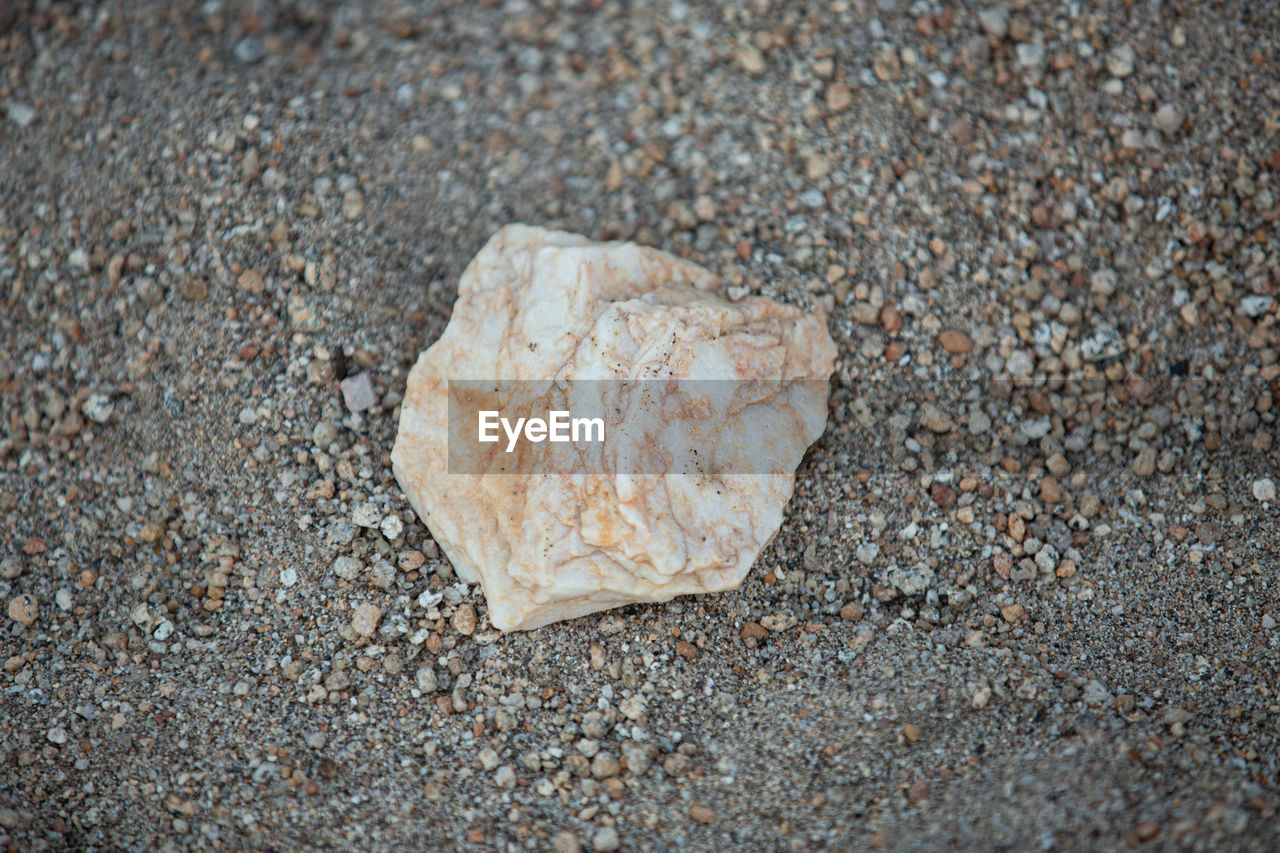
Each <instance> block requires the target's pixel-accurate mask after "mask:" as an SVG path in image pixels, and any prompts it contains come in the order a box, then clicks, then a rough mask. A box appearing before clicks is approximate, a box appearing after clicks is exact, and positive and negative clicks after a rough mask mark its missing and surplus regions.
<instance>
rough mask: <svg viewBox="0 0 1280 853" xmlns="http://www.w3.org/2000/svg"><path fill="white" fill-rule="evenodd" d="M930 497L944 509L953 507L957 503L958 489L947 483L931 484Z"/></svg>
mask: <svg viewBox="0 0 1280 853" xmlns="http://www.w3.org/2000/svg"><path fill="white" fill-rule="evenodd" d="M929 497H931V498H933V502H934V503H936V504H937V505H938V506H940V507H942V508H943V509H951V508H952V507H953V506H955V505H956V490H955V489H953V488H951V487H950V486H948V485H947V484H946V483H934V484H933V485H932V486H930V487H929Z"/></svg>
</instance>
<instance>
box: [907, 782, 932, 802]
mask: <svg viewBox="0 0 1280 853" xmlns="http://www.w3.org/2000/svg"><path fill="white" fill-rule="evenodd" d="M928 799H929V783H928V782H926V781H924V780H923V779H921V780H920V781H919V782H913V783H912V785H911V787H910V788H908V789H907V802H908V803H911V805H913V806H915V805H919V804H920V803H923V802H925V801H927V800H928Z"/></svg>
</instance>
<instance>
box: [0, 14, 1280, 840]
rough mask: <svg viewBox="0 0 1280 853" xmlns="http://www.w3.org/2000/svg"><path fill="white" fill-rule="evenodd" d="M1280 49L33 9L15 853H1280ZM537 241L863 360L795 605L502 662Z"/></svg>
mask: <svg viewBox="0 0 1280 853" xmlns="http://www.w3.org/2000/svg"><path fill="white" fill-rule="evenodd" d="M1277 31H1280V8H1278V7H1276V6H1275V4H1266V3H1261V4H1257V3H1244V2H1235V1H1234V0H1233V2H1228V3H1225V4H1217V5H1210V4H1190V3H1179V2H1167V3H1163V4H1151V3H1138V4H1128V3H1122V2H1119V0H1114V2H1112V0H1106V2H1103V3H1095V4H1055V3H1042V2H1029V3H1010V4H995V3H992V4H983V5H982V6H981V7H975V6H967V5H965V4H958V5H953V6H940V5H936V4H934V5H931V4H928V3H905V2H901V0H897V2H851V0H834V2H831V3H826V4H822V5H820V6H807V5H804V4H791V3H773V4H755V3H747V4H743V3H713V4H701V3H698V4H695V3H687V2H662V3H659V4H657V5H654V6H652V7H650V6H649V5H646V4H631V5H627V4H621V3H617V2H614V0H604V2H600V3H591V4H577V5H574V4H568V5H566V4H539V3H531V2H512V3H504V4H497V5H494V4H475V3H454V4H444V3H441V4H430V6H429V7H428V6H416V5H412V4H404V3H392V2H382V0H378V2H373V3H367V4H366V3H350V2H325V3H320V2H311V1H310V0H305V2H293V3H288V4H263V3H248V2H240V0H226V1H225V2H194V1H193V0H190V1H189V0H183V2H179V3H176V4H173V3H159V2H154V0H143V2H136V3H127V4H108V3H96V2H88V3H80V4H65V3H44V2H38V3H37V2H31V0H18V2H15V3H7V4H5V3H0V67H3V68H4V69H5V72H6V73H5V74H4V76H3V79H0V111H2V114H3V117H2V120H0V174H3V175H4V176H5V178H4V180H0V601H3V602H5V603H6V611H5V616H6V617H7V618H5V619H4V621H3V628H4V633H3V637H4V643H3V653H2V654H0V658H3V660H4V668H3V671H0V696H2V697H3V699H2V700H0V701H2V702H3V711H2V713H3V719H4V720H5V723H6V725H4V726H3V727H0V768H3V769H0V846H6V847H8V846H12V847H14V848H16V849H22V850H40V849H60V848H66V847H75V848H90V847H92V848H99V849H151V848H166V849H185V848H207V847H218V848H255V849H257V848H266V847H275V846H290V847H298V848H307V849H310V848H326V849H329V848H335V847H341V848H358V849H370V850H398V849H405V848H439V847H442V846H445V845H448V846H451V847H452V846H462V847H465V848H467V849H476V850H480V849H503V850H516V849H539V850H541V849H556V850H585V849H597V850H614V849H617V850H648V849H657V848H658V847H659V846H660V845H661V846H663V847H665V848H666V849H679V850H685V849H689V850H713V849H759V848H764V849H789V850H804V849H827V848H835V849H851V848H859V849H860V848H863V847H867V846H879V847H887V848H893V849H944V848H950V849H973V848H981V849H985V848H991V847H996V846H1000V847H1009V848H1014V849H1030V848H1039V849H1043V848H1063V849H1075V848H1079V847H1082V846H1087V847H1089V848H1091V849H1092V848H1099V849H1131V848H1134V847H1140V846H1142V845H1148V846H1151V847H1153V848H1154V847H1156V846H1160V847H1176V848H1191V849H1203V850H1216V849H1245V850H1248V849H1258V850H1262V849H1267V848H1268V847H1270V846H1271V845H1272V839H1274V838H1275V837H1276V836H1277V834H1280V817H1278V814H1280V812H1278V809H1280V790H1277V788H1278V786H1277V781H1276V780H1277V779H1280V759H1278V758H1277V756H1280V732H1278V730H1277V728H1276V726H1275V724H1274V721H1275V720H1276V718H1277V716H1278V715H1280V704H1278V703H1277V700H1276V696H1275V689H1274V685H1275V684H1276V683H1277V682H1278V681H1280V667H1278V666H1277V660H1280V658H1278V656H1277V653H1276V652H1277V646H1278V645H1280V634H1278V633H1277V631H1276V619H1277V614H1280V600H1278V599H1280V593H1278V592H1277V589H1280V586H1278V585H1277V584H1276V582H1275V576H1276V572H1277V568H1280V563H1278V558H1277V554H1276V551H1277V549H1276V548H1275V543H1276V542H1277V541H1280V520H1278V517H1277V513H1276V506H1277V504H1276V491H1275V483H1276V482H1277V480H1280V458H1278V457H1280V445H1278V444H1277V441H1276V436H1277V432H1278V430H1277V424H1276V418H1277V412H1278V411H1280V408H1278V407H1277V395H1278V394H1280V386H1278V385H1277V383H1278V382H1280V317H1278V314H1277V310H1278V307H1277V306H1278V300H1277V299H1276V296H1277V292H1278V290H1280V242H1278V240H1277V235H1278V234H1280V229H1277V228H1276V222H1277V220H1278V219H1280V207H1278V206H1277V205H1278V197H1277V194H1278V192H1280V190H1278V188H1277V181H1278V180H1280V178H1278V177H1277V176H1278V175H1280V148H1277V146H1276V134H1275V113H1276V104H1277V102H1280V78H1278V76H1277V72H1276V68H1277V66H1276V63H1275V61H1274V55H1273V54H1274V50H1273V44H1272V42H1269V41H1267V39H1266V37H1265V34H1267V33H1274V32H1277ZM512 221H526V222H530V223H534V224H539V225H547V226H551V227H561V228H565V229H567V230H570V231H574V232H578V233H583V234H586V235H589V236H591V237H593V238H600V239H615V238H616V239H632V240H637V241H639V242H642V243H646V244H650V245H654V246H657V247H659V248H662V249H665V250H667V251H672V252H675V253H677V254H680V255H683V256H687V257H689V258H691V259H692V260H695V261H697V262H698V263H700V264H703V265H705V266H707V267H709V268H711V269H713V270H715V271H716V272H717V273H718V274H719V275H720V276H721V278H722V282H723V287H724V292H725V293H726V294H727V295H730V296H731V298H735V299H741V298H742V297H744V296H745V295H747V294H751V293H764V294H768V295H770V296H773V297H775V298H778V299H782V300H784V301H788V302H791V303H794V304H797V305H804V306H815V307H822V308H824V309H825V310H827V311H828V313H829V317H830V325H831V329H832V334H833V336H834V337H835V338H836V340H837V342H838V344H839V347H840V364H839V367H838V369H837V372H836V375H835V377H834V378H833V382H832V408H831V417H830V424H829V428H828V431H827V434H826V435H825V436H824V438H823V439H822V440H820V441H819V442H818V444H817V445H815V447H814V448H813V449H812V450H811V451H810V452H809V454H808V455H807V457H806V459H805V461H804V462H803V464H802V466H801V468H800V471H799V476H798V479H797V484H796V494H795V497H794V498H793V500H792V502H791V503H790V505H789V507H788V510H787V515H786V519H785V521H784V522H783V526H782V528H781V530H780V531H779V533H778V535H777V536H776V537H775V538H774V540H773V542H772V543H771V544H770V546H769V547H768V548H767V549H766V551H765V553H764V554H763V555H762V556H761V558H760V560H759V561H758V564H757V565H756V567H755V568H754V570H753V572H752V574H751V576H750V577H749V578H748V580H747V582H746V583H745V584H744V585H743V586H742V588H740V589H738V590H735V591H732V592H729V593H724V594H721V595H716V596H710V597H705V598H699V599H678V600H676V601H673V602H670V603H667V604H664V605H651V606H644V607H629V608H625V609H623V610H619V611H612V612H608V613H602V614H598V615H596V616H592V617H589V618H584V619H580V620H575V621H573V622H569V623H564V624H559V625H554V626H550V627H548V628H545V629H541V630H539V631H537V632H533V633H527V634H518V635H511V636H502V635H500V634H499V633H498V632H496V631H494V630H493V629H492V627H491V625H490V624H489V622H488V618H487V611H486V607H485V603H484V600H483V597H482V596H480V595H479V594H478V592H477V590H476V589H475V588H473V587H470V586H468V585H467V584H465V583H463V582H461V581H460V579H459V578H458V577H457V576H456V575H455V574H454V572H453V570H452V568H451V567H450V565H449V563H448V561H447V560H446V559H445V558H444V556H443V555H442V553H441V551H440V549H439V548H438V547H437V545H436V543H434V542H433V541H432V540H431V538H430V536H429V535H427V533H426V530H425V528H424V527H423V525H422V524H421V523H420V522H419V521H418V520H417V519H416V518H415V516H414V515H413V512H412V509H411V508H410V507H409V506H408V505H407V504H406V502H405V501H404V498H403V496H402V495H401V493H400V491H399V489H398V488H397V487H396V485H395V482H394V479H393V477H392V476H391V472H390V470H389V467H388V460H387V453H388V451H389V449H390V447H391V444H392V441H393V439H394V434H395V425H396V420H397V417H398V406H399V404H400V396H399V395H400V394H402V393H403V390H404V380H405V376H406V375H407V372H408V370H409V368H410V366H411V365H412V363H413V361H414V360H415V359H416V358H417V355H418V353H419V352H421V350H422V349H423V348H424V347H425V346H426V345H427V344H428V343H430V342H431V341H432V340H434V339H435V338H436V337H437V336H438V335H439V334H440V332H441V330H442V329H443V328H444V325H445V323H446V322H447V319H448V316H449V310H450V306H451V304H452V301H453V295H454V290H455V288H456V281H457V278H458V275H459V273H460V272H461V270H462V268H463V267H464V266H465V264H466V263H467V261H468V260H470V258H471V257H472V255H474V253H475V251H476V250H477V249H478V248H479V246H480V245H482V244H483V242H484V241H485V240H486V239H487V238H488V236H489V235H490V234H491V233H492V232H493V231H494V230H496V229H497V228H498V227H500V226H501V225H503V224H506V223H508V222H512ZM361 376H364V377H365V379H367V383H368V384H367V385H366V384H365V380H362V379H358V377H361ZM352 378H357V380H356V381H355V382H350V381H348V382H347V385H346V390H347V392H348V393H347V394H345V395H344V391H343V389H344V386H343V385H342V383H343V382H344V380H350V379H352ZM353 392H358V393H353ZM584 747H585V750H584ZM587 752H590V753H591V754H590V755H588V754H587ZM482 756H483V760H482V758H481V757H482Z"/></svg>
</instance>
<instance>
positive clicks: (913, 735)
mask: <svg viewBox="0 0 1280 853" xmlns="http://www.w3.org/2000/svg"><path fill="white" fill-rule="evenodd" d="M902 736H903V737H904V738H906V740H907V743H919V742H920V727H919V726H917V725H916V724H915V723H907V724H906V725H905V726H903V727H902Z"/></svg>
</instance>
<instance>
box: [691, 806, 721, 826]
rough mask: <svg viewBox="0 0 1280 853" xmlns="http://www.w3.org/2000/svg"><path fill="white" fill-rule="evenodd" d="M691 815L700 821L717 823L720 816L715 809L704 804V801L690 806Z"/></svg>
mask: <svg viewBox="0 0 1280 853" xmlns="http://www.w3.org/2000/svg"><path fill="white" fill-rule="evenodd" d="M689 817H691V818H693V819H694V820H696V821H697V822H698V823H715V822H716V820H717V817H718V816H717V815H716V813H715V810H714V809H712V808H710V807H709V806H704V805H703V804H702V803H694V804H693V805H691V806H689Z"/></svg>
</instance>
